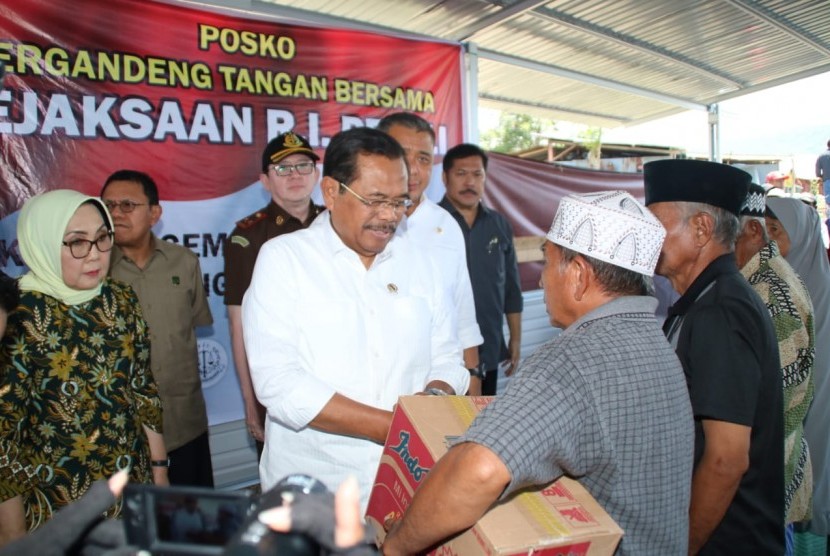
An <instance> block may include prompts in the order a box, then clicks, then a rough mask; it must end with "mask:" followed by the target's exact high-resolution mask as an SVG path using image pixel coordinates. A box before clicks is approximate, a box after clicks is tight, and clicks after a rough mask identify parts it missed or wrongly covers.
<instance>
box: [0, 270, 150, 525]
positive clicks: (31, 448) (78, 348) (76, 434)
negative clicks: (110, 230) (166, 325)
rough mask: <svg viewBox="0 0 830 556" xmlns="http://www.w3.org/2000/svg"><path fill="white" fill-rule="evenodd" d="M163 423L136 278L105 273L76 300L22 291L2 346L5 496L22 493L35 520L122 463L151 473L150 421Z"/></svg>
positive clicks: (133, 473) (139, 474)
mask: <svg viewBox="0 0 830 556" xmlns="http://www.w3.org/2000/svg"><path fill="white" fill-rule="evenodd" d="M161 423H162V414H161V401H160V400H159V397H158V391H157V389H156V384H155V382H154V380H153V376H152V374H151V372H150V343H149V335H148V331H147V325H146V324H145V322H144V319H143V317H142V315H141V309H140V307H139V304H138V300H137V298H136V296H135V293H134V292H133V290H132V289H131V288H130V287H129V286H127V285H125V284H122V283H120V282H114V281H111V280H110V279H107V280H106V281H105V282H104V284H103V285H102V289H101V293H100V295H98V296H96V297H95V298H93V299H91V300H90V301H87V302H85V303H81V304H78V305H65V304H64V303H62V302H61V301H59V300H58V299H56V298H53V297H51V296H48V295H44V294H42V293H40V292H33V291H26V292H23V293H22V296H21V301H20V306H19V307H18V309H17V310H16V311H15V312H14V313H12V315H10V316H9V322H8V328H7V331H6V336H5V338H4V340H3V344H2V350H0V501H3V500H7V499H9V498H12V497H14V496H16V495H21V496H22V497H23V503H24V507H25V511H26V522H27V525H28V527H29V529H34V528H36V527H38V526H39V525H41V524H42V523H43V522H44V521H45V520H47V519H49V518H50V517H51V516H52V514H53V513H54V512H55V511H56V510H58V509H59V508H61V507H62V506H65V505H67V504H69V503H70V502H72V501H73V500H76V499H78V498H80V497H81V496H82V495H83V494H84V493H85V492H86V491H87V489H89V487H90V486H91V485H92V483H93V482H94V481H96V480H98V479H102V478H108V477H110V476H111V475H112V474H114V473H115V472H116V471H118V470H120V469H123V468H129V469H130V480H131V481H133V482H143V483H147V482H152V470H151V467H150V451H149V445H148V442H147V437H146V434H145V432H144V429H143V428H142V425H147V426H148V427H149V428H150V429H151V430H154V431H156V432H161V430H162V426H161ZM120 510H121V508H120V505H115V506H113V507H112V508H110V510H109V511H108V512H107V515H109V516H117V515H119V514H120Z"/></svg>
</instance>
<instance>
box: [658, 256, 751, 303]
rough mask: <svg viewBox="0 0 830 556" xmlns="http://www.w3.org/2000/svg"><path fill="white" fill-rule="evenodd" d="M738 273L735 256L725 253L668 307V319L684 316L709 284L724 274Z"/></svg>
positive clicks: (710, 264)
mask: <svg viewBox="0 0 830 556" xmlns="http://www.w3.org/2000/svg"><path fill="white" fill-rule="evenodd" d="M733 272H738V265H737V264H736V263H735V254H734V253H726V254H725V255H721V256H720V257H718V258H716V259H715V260H713V261H712V262H711V263H709V265H708V266H707V267H706V268H704V269H703V272H701V273H700V274H699V275H698V277H697V278H695V280H694V282H692V284H691V285H690V286H689V288H688V289H687V290H686V293H684V294H683V295H682V296H680V299H678V300H677V301H676V302H675V304H674V305H672V306H671V307H669V314H668V317H669V318H671V317H673V316H675V315H685V314H686V313H687V312H688V311H689V308H690V307H691V306H692V305H693V304H694V302H695V301H697V298H698V297H699V296H700V294H702V293H703V290H705V289H706V288H707V287H708V286H709V284H711V283H712V282H714V281H715V280H717V279H718V277H720V276H722V275H724V274H731V273H733Z"/></svg>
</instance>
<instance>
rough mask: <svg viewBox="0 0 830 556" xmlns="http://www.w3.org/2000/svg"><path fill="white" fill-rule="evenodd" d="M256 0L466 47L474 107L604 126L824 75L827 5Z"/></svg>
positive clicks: (675, 0) (829, 52)
mask: <svg viewBox="0 0 830 556" xmlns="http://www.w3.org/2000/svg"><path fill="white" fill-rule="evenodd" d="M208 1H209V0H208ZM253 4H255V5H257V6H259V7H267V8H269V9H270V10H271V13H274V14H279V13H281V12H284V13H289V14H290V16H291V17H292V18H295V19H300V20H305V21H308V22H316V23H320V22H325V23H332V22H335V23H336V24H338V25H341V26H354V27H358V28H366V27H367V26H369V27H372V28H376V29H378V30H390V31H395V32H399V33H404V34H413V35H417V36H422V37H431V38H435V39H440V40H450V41H464V42H470V43H474V44H475V46H476V47H477V51H478V54H479V62H478V71H479V75H478V92H479V98H480V102H481V104H482V105H489V106H494V107H499V108H502V109H508V110H510V111H514V112H528V113H533V114H537V115H543V116H546V117H551V118H554V119H565V120H570V121H577V122H584V123H588V124H591V125H603V126H606V127H614V126H616V125H620V124H632V123H637V122H641V121H646V120H650V119H654V118H658V117H662V116H665V115H668V114H671V113H673V112H676V111H678V110H679V109H681V108H688V107H690V106H693V105H697V106H701V107H703V106H705V105H708V104H712V103H715V102H718V101H721V100H725V99H727V98H733V97H735V96H739V95H741V94H746V93H748V92H753V91H756V90H760V89H763V88H767V87H771V86H774V85H779V84H782V83H785V82H788V81H792V80H795V79H800V78H803V77H807V76H810V75H815V74H819V73H823V72H827V71H830V2H827V0H720V1H703V0H695V1H689V0H613V1H611V0H554V1H550V2H545V1H538V0H536V1H534V0H501V1H499V0H494V1H485V0H443V1H438V0H394V1H390V0H345V1H344V0H336V1H333V0H301V1H300V0H261V1H260V0H253Z"/></svg>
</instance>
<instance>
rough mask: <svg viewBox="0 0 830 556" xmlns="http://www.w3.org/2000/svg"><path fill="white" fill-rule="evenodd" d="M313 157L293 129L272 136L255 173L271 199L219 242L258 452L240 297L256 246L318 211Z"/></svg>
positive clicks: (259, 413) (256, 407)
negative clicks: (314, 200)
mask: <svg viewBox="0 0 830 556" xmlns="http://www.w3.org/2000/svg"><path fill="white" fill-rule="evenodd" d="M319 159H320V157H319V156H317V154H315V152H314V150H313V149H312V148H311V145H310V144H309V143H308V141H306V139H305V138H304V137H302V136H301V135H298V134H296V133H294V132H290V131H289V132H288V133H283V134H282V135H278V136H277V137H275V138H274V139H272V140H271V142H270V143H268V145H267V146H266V147H265V150H264V151H263V153H262V173H261V174H260V176H259V181H260V182H262V186H263V187H264V188H265V189H266V190H267V191H268V192H269V193H270V195H271V202H270V203H268V205H267V206H265V207H263V208H262V209H260V210H258V211H256V212H255V213H253V214H251V215H249V216H246V217H245V218H243V219H242V220H240V221H239V222H237V223H236V227H235V228H234V229H233V232H231V235H230V237H229V238H228V240H227V242H226V243H225V305H226V306H227V307H228V324H229V326H230V333H231V348H232V350H233V362H234V366H235V367H236V374H237V376H238V377H239V386H240V388H241V390H242V399H243V401H244V402H245V422H246V424H247V426H248V431H249V432H250V434H251V436H253V437H254V440H256V443H257V452H259V453H260V454H262V447H263V444H262V443H263V440H264V438H265V437H264V434H265V433H264V429H263V427H264V424H265V408H263V407H262V405H260V403H259V402H258V401H257V399H256V396H255V395H254V388H253V385H252V384H251V374H250V371H249V370H248V358H247V357H246V355H245V345H244V343H243V341H242V296H243V295H245V290H247V289H248V285H249V284H250V283H251V276H252V275H253V273H254V263H255V262H256V258H257V255H258V254H259V249H260V247H262V244H263V243H265V242H266V241H268V240H269V239H271V238H273V237H276V236H279V235H282V234H287V233H290V232H294V231H297V230H301V229H303V228H307V227H308V226H309V224H311V222H312V221H313V220H314V219H315V218H316V217H317V215H318V214H320V212H322V211H323V210H324V207H321V206H317V205H315V204H314V203H312V202H311V190H312V189H314V185H315V184H316V183H317V180H318V179H319V178H320V172H319V170H317V166H316V162H317V161H318V160H319Z"/></svg>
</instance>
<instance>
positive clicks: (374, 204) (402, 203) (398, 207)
mask: <svg viewBox="0 0 830 556" xmlns="http://www.w3.org/2000/svg"><path fill="white" fill-rule="evenodd" d="M339 183H340V187H342V188H344V189H345V190H346V191H348V192H349V193H351V194H352V195H354V196H355V197H356V198H357V200H358V201H360V202H361V203H363V205H364V206H366V207H368V208H369V209H371V210H372V212H379V211H380V209H389V210H391V211H393V212H394V213H395V214H401V213H403V212H404V211H406V209H408V208H409V207H411V206H412V199H372V200H371V201H370V200H369V199H367V198H365V197H362V196H361V195H358V194H357V193H355V192H354V190H353V189H352V188H351V187H349V186H348V185H346V184H345V183H343V182H342V181H341V182H339Z"/></svg>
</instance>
